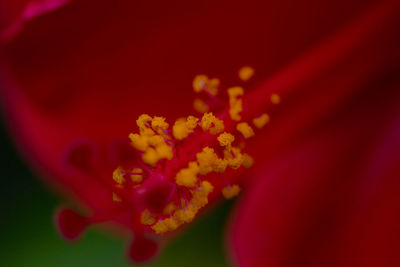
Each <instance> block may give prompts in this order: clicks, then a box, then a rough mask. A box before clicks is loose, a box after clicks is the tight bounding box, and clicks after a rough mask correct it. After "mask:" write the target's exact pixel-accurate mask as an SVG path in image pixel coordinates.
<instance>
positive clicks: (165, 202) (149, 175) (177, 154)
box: [112, 67, 280, 234]
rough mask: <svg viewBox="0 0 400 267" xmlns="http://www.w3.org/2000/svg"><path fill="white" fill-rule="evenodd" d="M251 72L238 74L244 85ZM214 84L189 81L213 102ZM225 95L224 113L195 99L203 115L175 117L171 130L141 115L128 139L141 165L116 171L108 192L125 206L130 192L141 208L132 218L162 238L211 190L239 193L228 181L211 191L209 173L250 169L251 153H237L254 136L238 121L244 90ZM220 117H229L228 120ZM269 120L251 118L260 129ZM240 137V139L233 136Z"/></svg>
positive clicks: (233, 89)
mask: <svg viewBox="0 0 400 267" xmlns="http://www.w3.org/2000/svg"><path fill="white" fill-rule="evenodd" d="M253 74H254V70H253V69H252V68H251V67H244V68H242V69H241V70H240V71H239V77H240V79H241V80H243V81H247V80H248V79H250V78H251V76H252V75H253ZM219 85H220V82H219V79H216V78H214V79H209V78H208V77H207V76H206V75H198V76H196V77H195V79H194V81H193V89H194V91H195V92H203V93H205V94H206V95H208V97H210V98H211V99H212V100H213V101H214V102H216V103H219V101H221V100H222V99H218V98H217V97H216V95H217V93H218V87H219ZM227 93H228V96H229V110H223V111H222V113H221V114H223V115H221V116H216V115H214V114H213V112H208V111H209V109H210V108H211V107H212V105H210V106H209V105H207V104H205V103H204V102H203V101H202V100H200V99H197V100H196V101H195V107H196V110H198V111H200V112H203V113H204V114H203V116H202V117H201V119H199V118H196V117H194V116H188V117H185V118H180V119H177V120H176V121H175V122H174V123H173V124H172V125H173V126H172V129H171V130H170V129H169V124H168V123H167V122H166V119H165V118H164V117H158V116H154V117H152V116H150V115H147V114H142V115H140V116H139V118H138V119H137V121H136V124H137V126H138V128H139V132H138V133H131V134H129V138H130V140H131V146H132V147H133V148H134V149H136V152H137V154H138V155H139V157H138V158H139V159H140V158H141V161H139V162H135V166H131V167H130V168H126V167H124V168H122V167H118V168H117V169H115V171H114V173H113V179H114V181H115V185H114V187H113V190H115V191H116V192H115V193H113V194H112V197H113V200H114V201H115V202H120V203H121V204H124V202H125V201H127V200H128V199H129V193H130V192H135V193H134V194H136V195H137V196H138V201H137V202H139V203H140V204H141V206H140V208H139V211H138V212H139V213H138V215H137V218H138V219H137V220H138V221H139V223H140V225H141V226H142V227H145V229H148V230H152V231H154V232H155V233H156V234H164V233H166V232H170V231H173V230H176V229H177V228H179V227H180V226H181V225H182V224H184V223H189V222H191V221H192V220H193V219H194V218H195V216H196V214H197V213H198V212H199V211H200V209H201V208H203V207H204V206H206V205H207V204H208V202H209V194H210V193H211V192H212V191H213V190H216V191H218V192H220V193H222V195H223V196H224V197H225V198H233V197H234V196H237V195H238V194H239V192H240V187H239V185H237V184H234V185H230V183H229V181H228V180H226V181H225V184H226V186H225V187H223V188H222V187H221V186H220V185H219V184H220V183H218V182H217V183H216V185H218V186H217V187H216V189H214V186H213V185H212V184H211V182H210V181H208V180H209V179H210V178H209V175H211V174H212V173H214V174H216V173H219V174H220V175H221V177H223V175H222V174H223V173H224V172H226V171H227V169H228V168H229V169H231V170H238V169H239V168H241V167H242V166H243V167H244V168H250V167H251V166H252V165H253V163H254V159H253V158H252V157H251V156H250V155H248V154H246V153H242V150H244V149H245V141H246V139H248V138H250V137H252V136H254V135H255V134H256V132H255V131H254V130H253V128H252V127H251V126H250V125H249V124H248V123H247V122H240V120H241V119H242V118H241V115H240V113H241V112H242V111H243V98H242V97H243V95H244V90H243V88H242V87H231V88H229V89H228V90H227ZM271 101H272V102H274V103H278V102H279V101H280V99H279V96H277V95H276V96H274V95H273V96H271ZM218 105H219V104H218ZM223 106H224V105H219V106H218V108H220V107H223ZM219 112H221V110H219ZM225 114H226V115H227V114H229V115H230V116H229V117H228V118H227V116H226V115H225ZM222 118H224V119H226V121H224V120H223V119H222ZM268 121H269V116H268V115H267V114H262V115H261V116H260V117H258V118H254V119H253V124H254V126H255V127H256V128H257V129H259V128H262V127H263V126H264V125H265V124H266V123H267V122H268ZM225 127H227V129H226V131H225ZM224 131H225V132H224ZM240 136H243V138H237V137H240ZM235 137H236V138H235ZM236 139H239V140H236ZM139 167H140V168H139ZM214 176H215V175H214ZM128 177H129V178H130V179H129V178H128ZM215 177H217V176H215ZM213 179H214V178H213ZM220 179H223V180H224V179H225V178H220ZM211 180H212V179H211ZM121 204H119V205H121ZM146 227H147V228H146Z"/></svg>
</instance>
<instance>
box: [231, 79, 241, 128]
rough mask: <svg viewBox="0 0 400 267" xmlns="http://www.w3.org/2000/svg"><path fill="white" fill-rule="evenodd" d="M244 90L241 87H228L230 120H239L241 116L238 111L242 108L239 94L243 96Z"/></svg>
mask: <svg viewBox="0 0 400 267" xmlns="http://www.w3.org/2000/svg"><path fill="white" fill-rule="evenodd" d="M243 94H244V91H243V88H242V87H239V86H236V87H231V88H229V89H228V96H229V106H230V109H229V115H230V117H231V119H232V120H234V121H240V120H241V119H242V117H241V116H240V112H242V110H243V102H242V99H240V98H239V97H240V96H243Z"/></svg>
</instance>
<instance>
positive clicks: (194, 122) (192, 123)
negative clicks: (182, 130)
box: [186, 116, 199, 130]
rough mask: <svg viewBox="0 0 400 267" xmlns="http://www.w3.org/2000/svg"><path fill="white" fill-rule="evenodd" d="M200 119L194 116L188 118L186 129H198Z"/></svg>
mask: <svg viewBox="0 0 400 267" xmlns="http://www.w3.org/2000/svg"><path fill="white" fill-rule="evenodd" d="M198 121H199V119H198V118H196V117H194V116H188V117H187V119H186V127H187V128H188V129H191V130H194V129H195V128H196V127H197V123H198Z"/></svg>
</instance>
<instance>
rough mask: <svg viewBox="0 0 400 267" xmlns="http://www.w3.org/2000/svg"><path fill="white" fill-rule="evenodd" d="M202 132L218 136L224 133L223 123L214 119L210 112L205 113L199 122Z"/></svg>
mask: <svg viewBox="0 0 400 267" xmlns="http://www.w3.org/2000/svg"><path fill="white" fill-rule="evenodd" d="M200 127H201V128H202V129H203V131H207V130H210V133H211V134H218V133H221V132H222V131H224V122H223V121H222V120H220V119H218V118H217V117H215V116H214V115H213V114H212V112H210V113H205V114H204V115H203V118H202V119H201V122H200Z"/></svg>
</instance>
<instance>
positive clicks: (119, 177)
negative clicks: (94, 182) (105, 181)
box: [113, 167, 125, 185]
mask: <svg viewBox="0 0 400 267" xmlns="http://www.w3.org/2000/svg"><path fill="white" fill-rule="evenodd" d="M113 179H114V181H115V182H116V183H117V184H120V185H121V184H123V183H125V178H124V177H123V173H122V168H121V167H118V168H116V169H115V170H114V172H113Z"/></svg>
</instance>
